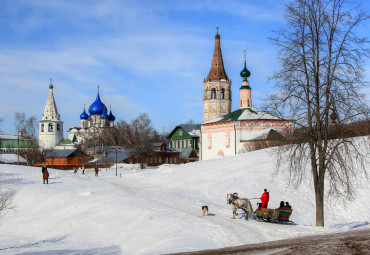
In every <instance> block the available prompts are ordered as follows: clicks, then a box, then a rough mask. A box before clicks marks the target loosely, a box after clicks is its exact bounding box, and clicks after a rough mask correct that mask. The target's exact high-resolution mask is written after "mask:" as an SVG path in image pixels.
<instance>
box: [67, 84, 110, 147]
mask: <svg viewBox="0 0 370 255" xmlns="http://www.w3.org/2000/svg"><path fill="white" fill-rule="evenodd" d="M115 119H116V118H115V117H114V115H113V113H112V109H110V110H109V114H108V110H107V107H106V106H105V104H104V103H103V102H102V101H101V99H100V94H99V86H98V94H97V96H96V99H95V101H94V102H93V103H92V104H91V105H90V107H89V109H88V111H87V112H86V108H85V106H84V109H83V112H82V113H81V114H80V120H81V127H74V128H71V129H69V131H68V138H69V140H71V141H73V140H74V141H76V140H77V142H78V143H81V142H83V141H84V140H85V139H86V138H89V137H91V136H92V135H93V134H94V133H101V132H102V131H103V130H104V129H106V128H113V127H114V121H115Z"/></svg>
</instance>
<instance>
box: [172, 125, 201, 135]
mask: <svg viewBox="0 0 370 255" xmlns="http://www.w3.org/2000/svg"><path fill="white" fill-rule="evenodd" d="M178 128H182V129H183V130H185V131H186V132H187V133H188V134H189V135H190V136H191V137H199V136H200V124H180V125H178V126H176V127H175V128H174V129H173V130H172V132H171V133H170V134H169V135H168V137H170V136H171V135H172V134H174V132H175V131H176V130H177V129H178Z"/></svg>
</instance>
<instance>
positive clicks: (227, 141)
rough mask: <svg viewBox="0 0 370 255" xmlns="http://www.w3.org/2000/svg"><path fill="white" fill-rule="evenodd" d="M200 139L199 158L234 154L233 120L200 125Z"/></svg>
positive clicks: (205, 158) (204, 158)
mask: <svg viewBox="0 0 370 255" xmlns="http://www.w3.org/2000/svg"><path fill="white" fill-rule="evenodd" d="M201 139H202V142H201V152H200V153H201V160H207V159H212V158H217V157H220V156H232V155H235V129H234V122H228V123H222V124H221V125H202V132H201ZM237 139H238V133H237ZM237 141H238V140H237Z"/></svg>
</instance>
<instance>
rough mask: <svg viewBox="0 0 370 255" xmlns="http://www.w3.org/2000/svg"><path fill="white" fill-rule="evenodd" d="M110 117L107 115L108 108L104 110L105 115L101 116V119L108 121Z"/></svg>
mask: <svg viewBox="0 0 370 255" xmlns="http://www.w3.org/2000/svg"><path fill="white" fill-rule="evenodd" d="M108 117H109V115H108V113H107V108H104V110H103V113H102V114H101V115H100V118H102V119H107V118H108Z"/></svg>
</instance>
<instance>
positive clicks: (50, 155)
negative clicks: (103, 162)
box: [43, 149, 89, 169]
mask: <svg viewBox="0 0 370 255" xmlns="http://www.w3.org/2000/svg"><path fill="white" fill-rule="evenodd" d="M43 154H44V160H45V161H44V162H45V165H46V166H48V167H51V168H56V169H73V168H78V167H80V166H81V165H87V164H88V162H89V159H88V158H89V157H88V155H86V154H85V153H84V152H83V151H81V150H79V149H70V150H44V151H43Z"/></svg>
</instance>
